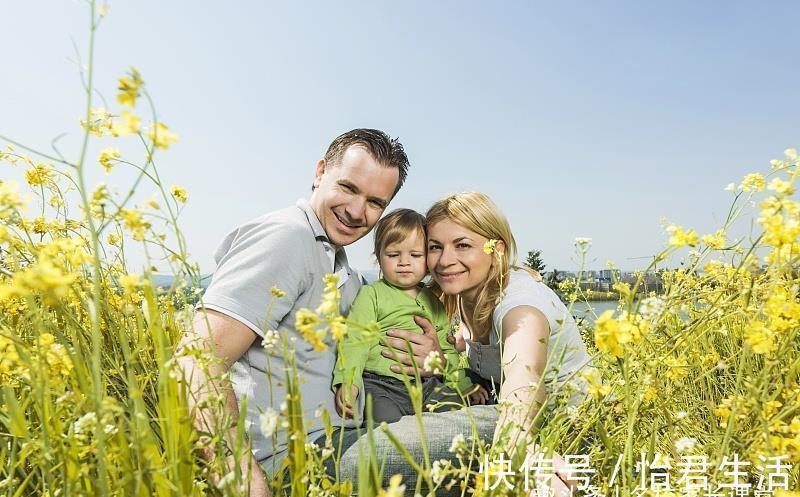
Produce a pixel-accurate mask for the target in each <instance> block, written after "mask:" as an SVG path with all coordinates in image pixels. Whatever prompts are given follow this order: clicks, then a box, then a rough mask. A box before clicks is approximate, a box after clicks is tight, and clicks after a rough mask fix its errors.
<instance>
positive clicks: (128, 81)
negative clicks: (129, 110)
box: [117, 67, 144, 107]
mask: <svg viewBox="0 0 800 497" xmlns="http://www.w3.org/2000/svg"><path fill="white" fill-rule="evenodd" d="M142 85H144V80H143V79H142V75H141V74H139V71H138V70H137V69H136V68H135V67H131V68H130V71H128V74H127V75H126V76H122V77H121V78H119V88H118V89H119V93H117V102H119V103H120V105H126V106H128V107H135V106H136V99H137V98H139V92H140V89H141V87H142Z"/></svg>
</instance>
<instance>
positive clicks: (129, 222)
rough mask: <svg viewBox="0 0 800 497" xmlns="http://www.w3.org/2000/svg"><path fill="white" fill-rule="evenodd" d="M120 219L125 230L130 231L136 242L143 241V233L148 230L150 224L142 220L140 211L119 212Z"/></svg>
mask: <svg viewBox="0 0 800 497" xmlns="http://www.w3.org/2000/svg"><path fill="white" fill-rule="evenodd" d="M119 215H120V218H121V220H122V223H123V225H124V226H125V228H126V229H127V230H128V231H130V233H131V236H132V237H133V239H134V240H136V241H142V240H144V235H145V231H146V230H149V229H150V226H151V225H150V222H149V221H147V220H146V219H144V215H143V214H142V211H140V210H138V209H122V210H120V213H119Z"/></svg>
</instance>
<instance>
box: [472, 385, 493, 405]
mask: <svg viewBox="0 0 800 497" xmlns="http://www.w3.org/2000/svg"><path fill="white" fill-rule="evenodd" d="M468 395H469V401H470V402H471V403H472V404H480V405H484V404H486V403H487V402H489V391H488V390H486V389H485V388H483V387H482V386H480V385H473V389H472V391H471V392H470V393H469V394H468Z"/></svg>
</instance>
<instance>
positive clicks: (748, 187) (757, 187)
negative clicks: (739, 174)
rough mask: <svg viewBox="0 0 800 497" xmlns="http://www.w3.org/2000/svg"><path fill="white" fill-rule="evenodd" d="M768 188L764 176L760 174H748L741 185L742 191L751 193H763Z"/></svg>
mask: <svg viewBox="0 0 800 497" xmlns="http://www.w3.org/2000/svg"><path fill="white" fill-rule="evenodd" d="M764 186H766V182H765V181H764V176H762V175H760V174H759V173H752V174H748V175H746V176H745V177H744V179H743V180H742V184H741V185H739V188H741V189H742V190H744V191H746V192H749V191H761V190H763V189H764Z"/></svg>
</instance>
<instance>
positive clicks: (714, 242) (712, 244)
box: [700, 230, 725, 250]
mask: <svg viewBox="0 0 800 497" xmlns="http://www.w3.org/2000/svg"><path fill="white" fill-rule="evenodd" d="M700 241H702V242H703V243H705V244H706V245H707V246H708V248H711V249H714V250H719V249H722V248H724V247H725V231H724V230H717V231H715V232H714V234H712V235H703V236H702V237H700Z"/></svg>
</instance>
